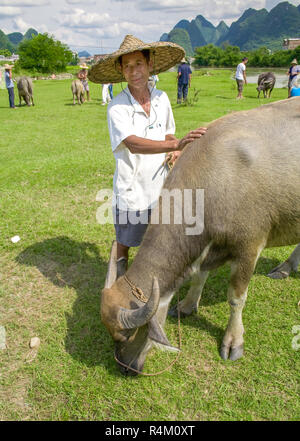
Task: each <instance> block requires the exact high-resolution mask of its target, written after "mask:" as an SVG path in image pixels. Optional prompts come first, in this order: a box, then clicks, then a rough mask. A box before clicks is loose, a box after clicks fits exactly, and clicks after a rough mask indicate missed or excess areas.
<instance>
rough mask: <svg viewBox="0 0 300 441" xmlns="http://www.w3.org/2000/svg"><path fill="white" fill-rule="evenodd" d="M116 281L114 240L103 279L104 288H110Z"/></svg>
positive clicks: (115, 245)
mask: <svg viewBox="0 0 300 441" xmlns="http://www.w3.org/2000/svg"><path fill="white" fill-rule="evenodd" d="M116 280H117V241H116V240H114V241H113V243H112V246H111V250H110V257H109V262H108V270H107V274H106V279H105V288H111V286H112V285H113V284H114V283H115V281H116Z"/></svg>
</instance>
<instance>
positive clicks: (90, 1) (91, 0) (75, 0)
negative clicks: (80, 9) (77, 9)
mask: <svg viewBox="0 0 300 441" xmlns="http://www.w3.org/2000/svg"><path fill="white" fill-rule="evenodd" d="M66 3H68V5H82V6H83V3H84V5H95V4H96V1H95V0H84V1H82V0H66Z"/></svg>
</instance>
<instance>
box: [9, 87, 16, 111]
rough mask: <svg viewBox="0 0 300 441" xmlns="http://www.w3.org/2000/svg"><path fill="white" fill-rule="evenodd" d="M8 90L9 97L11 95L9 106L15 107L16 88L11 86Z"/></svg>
mask: <svg viewBox="0 0 300 441" xmlns="http://www.w3.org/2000/svg"><path fill="white" fill-rule="evenodd" d="M7 90H8V97H9V106H10V108H12V109H14V107H15V95H14V88H13V87H9V88H8V89H7Z"/></svg>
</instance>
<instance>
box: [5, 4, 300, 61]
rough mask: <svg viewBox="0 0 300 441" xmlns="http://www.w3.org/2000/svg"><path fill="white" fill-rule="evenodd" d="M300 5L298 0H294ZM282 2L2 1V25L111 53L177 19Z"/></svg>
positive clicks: (230, 14) (219, 16)
mask: <svg viewBox="0 0 300 441" xmlns="http://www.w3.org/2000/svg"><path fill="white" fill-rule="evenodd" d="M289 2H290V3H292V4H294V5H295V6H298V5H299V4H300V0H290V1H289ZM278 3H280V0H0V29H1V30H2V31H3V32H4V33H6V34H8V33H11V32H21V33H25V32H26V31H27V30H28V29H29V28H31V27H32V28H34V29H36V30H37V31H38V32H40V33H44V32H47V33H48V34H50V35H53V36H54V38H56V39H58V40H60V41H62V42H63V43H65V44H67V45H68V46H69V47H70V49H72V50H73V51H77V52H80V51H83V50H87V51H88V52H89V53H90V54H101V53H102V54H103V53H110V52H113V51H115V50H116V49H118V48H119V46H120V44H121V42H122V41H123V39H124V37H125V35H126V34H133V35H135V36H136V37H138V38H140V39H141V40H143V41H145V42H152V41H158V40H159V39H160V36H161V35H162V34H163V33H164V32H170V31H171V29H172V28H173V27H174V26H175V24H176V23H178V21H179V20H182V19H185V20H189V21H190V20H192V19H194V18H195V17H196V16H197V15H199V14H201V15H203V16H204V17H205V18H206V19H207V20H208V21H210V22H211V23H213V24H214V25H217V24H218V23H219V22H220V21H221V20H224V21H225V22H226V23H227V24H228V25H230V24H231V23H232V22H233V21H235V20H237V19H238V18H239V17H240V16H241V15H242V13H243V12H244V11H245V10H246V9H248V8H254V9H262V8H266V9H267V10H268V11H269V10H270V9H272V8H273V7H274V6H276V5H277V4H278Z"/></svg>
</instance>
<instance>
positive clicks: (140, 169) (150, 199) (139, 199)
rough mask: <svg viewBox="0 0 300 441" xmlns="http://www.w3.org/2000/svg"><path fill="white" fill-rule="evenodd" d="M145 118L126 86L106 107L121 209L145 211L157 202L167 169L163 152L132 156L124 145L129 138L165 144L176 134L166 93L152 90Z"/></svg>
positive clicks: (116, 189)
mask: <svg viewBox="0 0 300 441" xmlns="http://www.w3.org/2000/svg"><path fill="white" fill-rule="evenodd" d="M150 92H151V109H150V116H149V117H148V116H147V114H146V112H145V111H144V109H143V108H142V106H141V105H140V104H139V103H138V102H137V101H136V100H135V99H134V97H133V96H132V95H131V93H130V91H129V89H128V87H126V89H125V90H123V91H122V92H121V93H119V95H117V96H116V97H115V98H114V99H113V100H112V101H111V102H110V104H109V105H108V108H107V119H108V129H109V135H110V140H111V146H112V151H113V154H114V157H115V160H116V170H115V174H114V180H113V190H114V194H115V196H116V198H117V204H118V207H119V208H120V209H121V210H134V211H136V210H145V209H147V208H148V207H150V206H151V205H153V204H155V202H156V201H157V200H158V197H159V194H160V191H161V188H162V186H163V183H164V180H165V177H166V175H167V169H166V167H165V166H163V165H162V164H163V162H164V159H165V153H156V154H135V153H131V152H130V150H129V149H128V148H127V147H126V145H125V144H124V142H123V141H124V139H126V138H127V137H128V136H130V135H136V136H139V137H141V138H146V139H151V140H154V141H164V140H165V137H166V135H169V134H172V135H174V134H175V122H174V117H173V112H172V108H171V104H170V101H169V98H168V96H167V94H166V93H165V92H162V91H161V90H157V89H153V90H152V89H151V90H150Z"/></svg>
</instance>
